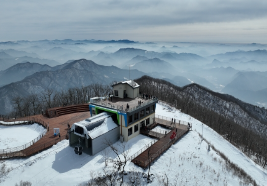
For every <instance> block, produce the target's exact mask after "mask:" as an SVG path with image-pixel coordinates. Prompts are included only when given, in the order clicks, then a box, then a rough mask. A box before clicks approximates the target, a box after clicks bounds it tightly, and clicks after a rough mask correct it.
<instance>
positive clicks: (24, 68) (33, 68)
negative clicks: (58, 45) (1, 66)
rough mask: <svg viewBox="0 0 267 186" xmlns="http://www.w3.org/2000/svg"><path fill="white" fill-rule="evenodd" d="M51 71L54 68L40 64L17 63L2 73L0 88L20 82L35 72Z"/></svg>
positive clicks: (0, 73) (0, 74) (0, 75)
mask: <svg viewBox="0 0 267 186" xmlns="http://www.w3.org/2000/svg"><path fill="white" fill-rule="evenodd" d="M50 70H52V67H50V66H48V65H41V64H39V63H30V62H26V63H17V64H16V65H14V66H12V67H10V68H8V69H6V70H4V71H0V79H1V81H0V86H3V85H6V84H9V83H12V82H16V81H20V80H22V79H24V78H25V77H27V76H29V75H32V74H34V73H35V72H40V71H50Z"/></svg>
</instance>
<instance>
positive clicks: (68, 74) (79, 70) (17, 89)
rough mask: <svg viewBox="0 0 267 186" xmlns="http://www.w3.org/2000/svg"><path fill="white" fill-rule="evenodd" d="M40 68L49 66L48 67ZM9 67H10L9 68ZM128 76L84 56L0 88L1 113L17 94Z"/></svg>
mask: <svg viewBox="0 0 267 186" xmlns="http://www.w3.org/2000/svg"><path fill="white" fill-rule="evenodd" d="M24 65H25V64H24ZM26 65H27V64H26ZM33 66H35V64H33ZM15 67H16V66H15ZM15 67H14V68H15ZM40 67H41V66H39V69H40ZM43 68H48V69H49V66H45V67H43ZM50 68H51V67H50ZM36 69H38V68H36ZM11 70H12V69H9V71H11ZM143 75H145V73H143V72H140V71H137V70H132V71H131V78H132V79H135V78H138V77H141V76H143ZM128 77H129V71H128V70H123V69H119V68H117V67H115V66H102V65H98V64H96V63H94V62H93V61H90V60H85V59H80V60H75V61H73V62H69V63H66V64H63V65H59V66H56V67H53V68H51V70H50V71H39V72H36V73H34V74H32V75H30V76H27V77H26V78H24V79H23V80H21V81H18V82H15V83H11V84H8V85H5V86H3V87H0V113H1V114H7V113H9V112H10V111H11V110H12V108H13V103H12V99H13V98H15V97H16V96H28V95H30V94H33V93H34V94H40V95H41V94H42V93H43V92H44V91H45V90H47V89H53V90H54V91H61V90H67V89H68V88H73V87H81V86H87V85H90V84H93V83H100V84H107V85H108V84H110V83H111V82H113V81H121V80H124V79H127V78H128Z"/></svg>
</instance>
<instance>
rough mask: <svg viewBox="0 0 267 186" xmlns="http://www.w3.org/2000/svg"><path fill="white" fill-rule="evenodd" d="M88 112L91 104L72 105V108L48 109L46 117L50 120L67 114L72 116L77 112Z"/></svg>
mask: <svg viewBox="0 0 267 186" xmlns="http://www.w3.org/2000/svg"><path fill="white" fill-rule="evenodd" d="M88 111H89V104H81V105H71V106H65V107H56V108H50V109H47V110H46V116H47V117H49V118H54V117H58V116H62V115H66V114H72V113H77V112H88Z"/></svg>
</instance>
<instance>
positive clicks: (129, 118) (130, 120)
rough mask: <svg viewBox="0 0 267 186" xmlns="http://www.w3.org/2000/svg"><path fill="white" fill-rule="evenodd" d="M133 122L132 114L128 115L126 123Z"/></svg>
mask: <svg viewBox="0 0 267 186" xmlns="http://www.w3.org/2000/svg"><path fill="white" fill-rule="evenodd" d="M132 122H133V115H130V116H128V124H129V123H132Z"/></svg>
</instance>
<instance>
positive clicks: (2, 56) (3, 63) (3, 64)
mask: <svg viewBox="0 0 267 186" xmlns="http://www.w3.org/2000/svg"><path fill="white" fill-rule="evenodd" d="M24 54H25V55H26V54H29V53H26V52H22V51H17V50H4V51H2V52H0V70H5V69H7V68H9V67H11V66H13V65H15V64H17V63H24V62H32V63H40V64H47V65H50V66H55V65H59V63H58V62H56V61H54V60H49V59H39V58H36V57H31V56H23V55H24ZM29 55H31V54H29ZM32 56H36V54H35V55H34V54H32ZM0 84H1V83H0Z"/></svg>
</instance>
